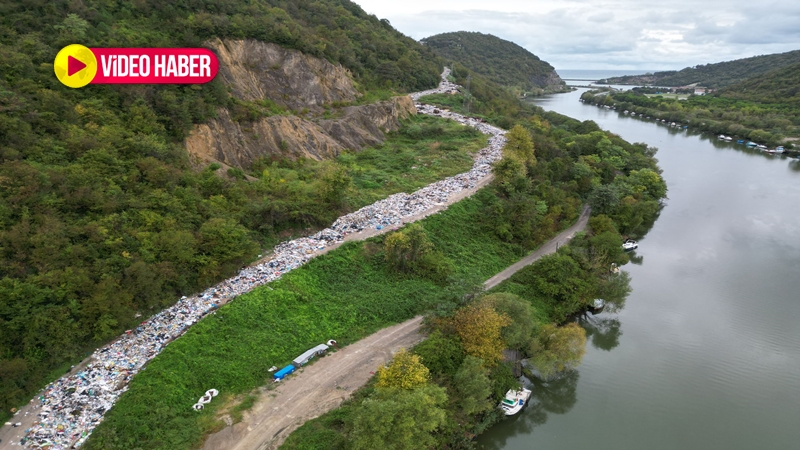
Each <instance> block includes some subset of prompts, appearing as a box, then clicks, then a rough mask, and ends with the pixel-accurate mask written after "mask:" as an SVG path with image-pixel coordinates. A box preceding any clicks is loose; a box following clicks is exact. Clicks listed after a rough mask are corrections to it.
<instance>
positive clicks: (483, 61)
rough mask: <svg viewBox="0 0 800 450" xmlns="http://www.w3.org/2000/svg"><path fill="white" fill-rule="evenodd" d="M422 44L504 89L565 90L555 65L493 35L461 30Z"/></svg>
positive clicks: (435, 37) (438, 36)
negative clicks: (504, 87) (505, 87)
mask: <svg viewBox="0 0 800 450" xmlns="http://www.w3.org/2000/svg"><path fill="white" fill-rule="evenodd" d="M421 42H422V43H423V44H424V45H426V46H427V47H429V48H431V49H433V50H434V51H435V52H436V53H438V54H439V55H440V56H442V57H444V58H445V59H447V60H449V61H455V62H458V63H460V64H462V65H464V66H465V67H467V68H469V69H470V70H472V71H474V72H475V73H479V74H481V75H484V76H485V77H487V78H488V79H489V80H491V81H493V82H495V83H498V84H501V85H503V86H507V87H515V88H519V89H520V90H523V91H526V92H530V91H536V90H545V91H554V90H561V89H562V88H563V87H564V82H563V81H562V80H561V78H560V77H559V76H558V74H556V72H555V69H554V68H553V66H551V65H550V64H548V63H547V62H546V61H542V60H541V59H539V57H537V56H536V55H534V54H533V53H531V52H529V51H527V50H525V49H524V48H522V47H520V46H519V45H517V44H515V43H513V42H510V41H506V40H503V39H500V38H498V37H496V36H492V35H491V34H483V33H473V32H467V31H458V32H455V33H444V34H437V35H435V36H431V37H428V38H425V39H423V40H422V41H421Z"/></svg>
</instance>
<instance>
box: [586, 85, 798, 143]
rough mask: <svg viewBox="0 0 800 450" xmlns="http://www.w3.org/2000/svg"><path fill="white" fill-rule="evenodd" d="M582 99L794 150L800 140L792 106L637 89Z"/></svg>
mask: <svg viewBox="0 0 800 450" xmlns="http://www.w3.org/2000/svg"><path fill="white" fill-rule="evenodd" d="M581 100H582V101H583V102H585V103H587V104H592V105H596V106H601V107H603V106H608V107H610V108H615V109H617V110H618V111H625V110H630V111H635V112H636V114H637V115H638V114H644V115H645V116H648V117H650V118H653V119H656V120H666V121H667V122H675V123H677V124H680V125H686V126H688V127H689V128H691V129H697V130H701V131H707V132H709V133H713V134H715V135H719V134H724V135H726V136H732V137H736V138H738V139H744V140H750V141H753V142H755V143H757V144H764V145H767V146H770V147H776V146H778V145H785V146H787V148H793V147H794V146H793V144H792V142H793V141H794V140H795V139H796V138H798V137H800V108H797V107H796V106H793V105H790V104H783V103H758V102H753V101H749V100H740V99H735V98H727V97H720V96H710V95H693V94H692V95H689V96H688V98H687V99H685V100H679V99H675V98H667V97H664V96H650V95H647V94H645V93H641V92H637V91H636V89H634V90H632V91H623V92H619V91H614V90H611V89H599V90H598V89H595V90H591V91H587V92H584V93H583V94H582V95H581Z"/></svg>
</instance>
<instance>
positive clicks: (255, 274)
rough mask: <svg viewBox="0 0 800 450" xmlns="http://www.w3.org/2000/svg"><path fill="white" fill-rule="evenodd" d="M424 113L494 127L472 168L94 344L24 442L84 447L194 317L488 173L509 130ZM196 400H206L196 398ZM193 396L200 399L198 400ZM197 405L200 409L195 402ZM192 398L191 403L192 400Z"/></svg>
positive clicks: (476, 122) (478, 124) (342, 222)
mask: <svg viewBox="0 0 800 450" xmlns="http://www.w3.org/2000/svg"><path fill="white" fill-rule="evenodd" d="M448 74H449V69H446V70H445V72H444V73H442V83H441V84H440V86H439V88H438V89H435V90H432V91H426V92H422V93H416V94H412V98H417V99H418V98H419V97H420V96H422V95H427V93H434V91H435V92H448V91H450V90H452V89H455V88H458V86H457V85H454V84H453V83H450V82H448V81H447V79H446V78H447V75H448ZM416 106H417V110H418V111H419V112H420V113H421V114H431V115H436V116H439V117H444V118H448V119H452V120H455V121H457V122H459V123H461V124H464V125H467V126H471V127H474V128H476V129H478V130H479V131H480V132H482V133H485V134H488V135H490V138H489V142H488V146H487V147H486V148H484V149H482V150H480V151H479V152H478V154H476V155H475V163H474V165H473V166H472V169H471V170H470V171H468V172H466V173H462V174H459V175H456V176H453V177H450V178H447V179H444V180H441V181H438V182H436V183H433V184H430V185H428V186H425V187H423V188H421V189H419V190H417V191H416V192H414V193H412V194H406V193H398V194H394V195H391V196H389V197H388V198H386V199H383V200H380V201H378V202H375V203H373V204H372V205H369V206H365V207H364V208H361V209H359V210H358V211H355V212H353V213H350V214H347V215H345V216H342V217H340V218H339V219H338V220H336V222H334V223H333V225H331V227H330V228H326V229H324V230H322V231H320V232H318V233H316V234H314V235H312V236H309V237H304V238H299V239H295V240H292V241H287V242H284V243H282V244H280V245H278V246H276V247H275V249H274V252H273V255H272V257H271V258H269V259H268V260H266V261H265V262H262V263H260V264H257V265H254V266H250V267H245V268H243V269H242V270H241V271H239V273H238V274H237V275H235V276H234V277H232V278H229V279H227V280H225V281H222V282H221V283H219V284H217V285H216V286H212V287H210V288H208V289H206V290H205V291H203V292H202V293H200V294H196V295H194V296H191V297H182V298H181V299H180V300H179V301H178V302H177V303H176V304H175V305H173V306H171V307H169V308H167V309H165V310H163V311H161V312H160V313H158V314H156V315H154V316H153V317H151V318H150V319H147V320H145V321H144V322H142V323H141V324H140V325H139V326H138V327H136V329H135V330H128V331H126V332H125V334H123V335H122V336H121V337H120V338H118V339H117V340H116V341H114V342H112V343H110V344H108V345H106V346H104V347H102V348H100V349H98V350H96V351H95V352H94V353H93V354H92V356H91V362H90V364H89V365H88V366H87V367H86V368H85V369H84V370H82V371H79V372H78V373H76V374H68V375H65V376H64V377H62V378H60V379H58V380H56V381H54V382H53V383H51V384H49V385H48V386H47V387H46V388H45V389H44V391H43V393H42V395H41V396H40V397H39V400H40V402H41V412H39V420H38V421H37V422H36V423H35V424H34V425H33V426H32V427H31V428H29V429H27V430H26V437H25V438H24V439H23V440H22V441H23V442H21V444H23V445H25V446H26V447H28V448H48V449H50V450H61V449H70V448H78V447H80V446H81V445H82V444H83V443H84V442H85V440H86V439H87V438H88V437H89V435H90V434H91V432H92V430H93V429H94V428H95V427H96V426H97V425H98V424H99V423H100V422H101V421H102V420H103V415H104V413H105V412H106V411H108V410H109V409H111V407H112V406H113V405H114V403H115V402H116V400H117V398H118V397H119V396H120V395H121V394H122V393H123V392H125V391H126V390H127V389H128V383H129V381H130V380H131V378H133V376H134V375H136V373H138V372H139V371H140V370H141V369H142V368H143V367H144V366H145V364H147V362H149V361H150V360H151V359H152V358H154V357H155V356H156V355H158V353H160V352H161V350H162V349H163V348H164V346H166V345H167V344H168V343H169V342H171V341H172V340H174V339H175V338H177V337H179V336H181V335H182V334H183V333H184V332H185V331H186V330H187V329H188V328H189V327H190V326H191V325H193V324H195V323H196V322H197V321H199V320H200V319H202V318H203V317H204V316H205V315H207V314H209V313H213V312H214V311H215V310H216V309H217V308H218V307H219V305H221V304H224V303H227V302H228V301H229V300H231V299H233V298H235V297H236V296H238V295H241V294H244V293H246V292H249V291H251V290H253V289H254V288H256V287H257V286H261V285H263V284H266V283H269V282H271V281H274V280H276V279H278V278H280V276H281V275H283V274H284V273H286V272H289V271H291V270H293V269H296V268H298V267H300V266H301V265H303V264H305V263H306V262H308V261H309V260H310V259H311V258H313V257H314V256H316V255H317V252H318V251H319V250H323V249H325V247H327V246H330V245H334V244H337V243H339V242H342V241H343V240H344V238H345V236H346V235H348V234H351V233H356V232H359V231H363V230H365V229H367V228H373V227H374V228H376V229H379V230H380V229H383V228H384V227H387V226H390V225H398V224H401V223H403V221H404V219H407V218H409V217H411V216H415V215H417V214H420V213H424V212H426V211H430V210H432V209H433V208H435V207H437V206H439V205H442V204H444V203H446V202H447V201H448V199H450V198H451V197H452V196H454V195H456V194H458V193H460V192H462V191H464V190H465V189H470V188H474V187H475V186H476V185H477V184H478V183H479V182H480V181H481V180H482V179H484V178H485V177H486V176H488V175H489V174H490V173H491V164H492V163H493V162H495V161H497V160H499V159H500V157H501V153H502V149H503V146H504V145H505V142H506V138H505V131H504V130H502V129H500V128H497V127H494V126H491V125H489V124H487V123H485V122H483V121H482V120H481V119H476V118H470V117H464V116H462V115H460V114H456V113H453V112H450V111H447V110H440V109H437V108H434V107H433V106H429V105H420V104H417V105H416ZM197 404H201V405H202V404H204V403H203V402H198V403H197ZM197 404H196V405H197ZM196 405H195V406H194V408H195V409H200V407H198V406H196ZM188 406H189V405H187V407H188Z"/></svg>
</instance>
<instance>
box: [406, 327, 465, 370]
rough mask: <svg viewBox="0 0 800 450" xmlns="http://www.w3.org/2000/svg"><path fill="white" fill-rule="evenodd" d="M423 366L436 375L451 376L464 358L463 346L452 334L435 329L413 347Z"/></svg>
mask: <svg viewBox="0 0 800 450" xmlns="http://www.w3.org/2000/svg"><path fill="white" fill-rule="evenodd" d="M414 353H416V354H418V355H419V356H420V357H422V361H424V363H425V366H426V367H428V369H430V371H431V372H432V373H434V374H437V375H446V376H453V375H455V373H456V370H458V368H459V366H460V365H461V362H462V361H463V360H464V348H463V347H462V346H461V342H459V341H458V339H457V338H455V337H453V336H448V335H445V334H443V333H442V332H441V331H440V330H435V331H434V332H433V333H431V334H430V336H428V338H427V339H425V340H424V341H422V342H421V343H419V344H418V345H417V346H416V347H414Z"/></svg>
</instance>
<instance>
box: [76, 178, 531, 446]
mask: <svg viewBox="0 0 800 450" xmlns="http://www.w3.org/2000/svg"><path fill="white" fill-rule="evenodd" d="M492 198H494V194H493V193H492V192H491V191H490V189H489V188H487V189H483V190H481V191H480V192H479V193H478V194H477V195H476V196H473V197H472V198H469V199H466V200H463V201H461V202H459V203H457V204H455V205H453V206H451V207H450V208H449V209H448V210H446V211H444V212H442V213H440V214H438V215H435V216H431V217H429V218H427V219H425V220H423V221H422V223H423V225H424V226H425V228H426V230H427V231H428V234H429V236H430V238H431V240H432V241H433V242H434V243H435V244H436V245H437V248H438V249H439V250H441V251H442V252H443V253H445V255H446V256H447V257H449V258H451V259H452V260H453V261H455V262H456V270H457V274H459V275H465V276H466V275H471V276H476V277H478V278H480V279H481V280H483V279H486V278H488V277H489V276H491V275H492V274H494V273H496V272H497V271H499V270H500V269H502V268H504V267H506V266H508V265H509V264H511V263H513V262H514V261H516V260H518V259H519V258H520V257H521V256H522V255H523V254H525V253H526V252H527V249H525V248H522V247H521V246H518V245H512V244H508V243H504V242H502V241H500V240H499V239H498V238H497V236H496V235H495V233H494V232H493V231H492V230H491V229H489V228H488V227H484V226H482V225H480V224H481V223H483V220H482V219H483V218H484V217H485V210H486V204H487V202H489V201H490V200H491V199H492ZM381 248H382V246H381V245H380V238H375V239H372V240H370V241H367V242H357V243H350V244H347V245H344V246H342V247H341V248H339V249H337V250H335V251H332V252H330V253H328V254H327V255H324V256H321V257H318V258H315V259H314V260H312V261H311V262H309V263H308V264H306V265H305V266H303V267H302V268H299V269H297V270H295V271H292V272H291V273H289V274H287V275H285V276H284V277H283V278H282V279H280V280H278V281H276V282H273V283H271V284H270V285H268V286H264V287H261V288H258V289H256V290H254V291H252V292H250V293H248V294H245V295H242V296H240V297H239V298H237V299H236V300H235V301H234V302H232V303H230V304H228V305H226V306H224V307H222V308H221V309H220V310H219V312H218V313H217V314H216V315H211V316H208V317H207V318H206V319H204V320H202V321H201V322H200V323H198V324H197V325H195V326H194V327H192V328H191V330H189V332H187V333H186V335H185V336H183V337H182V338H180V339H178V340H177V341H175V342H173V343H172V344H170V345H169V346H168V347H167V348H166V349H165V350H164V351H163V352H162V353H161V354H160V355H159V356H158V357H156V358H155V359H154V360H153V361H151V362H150V364H149V365H148V366H147V368H146V369H145V370H144V371H142V372H141V373H140V374H138V375H137V376H136V378H134V380H133V382H132V383H131V384H130V390H129V391H128V392H126V393H125V394H124V395H123V396H122V397H121V398H120V400H119V402H118V403H117V405H116V406H115V407H114V408H113V409H112V410H111V411H110V412H109V413H108V414H107V416H106V419H105V421H104V422H103V423H102V424H101V425H100V426H99V427H98V428H97V429H96V431H95V432H94V434H93V435H92V438H91V439H90V440H89V442H88V443H87V447H86V448H87V449H116V448H120V449H122V448H124V449H139V448H141V449H169V450H178V449H190V448H193V447H196V446H198V445H199V444H200V442H201V441H202V436H203V434H204V433H207V432H209V431H212V430H214V429H218V427H219V423H218V421H217V420H216V419H215V413H216V410H217V408H219V407H220V406H221V402H220V404H215V402H211V403H210V404H209V405H208V406H207V407H206V409H205V410H203V411H202V412H199V413H198V412H196V411H194V410H192V409H191V405H192V404H193V403H194V402H195V401H196V399H197V398H198V397H199V396H200V395H202V393H203V392H205V391H206V390H207V389H211V388H215V389H219V390H220V392H221V393H224V394H231V395H240V394H244V393H248V392H250V391H252V390H253V389H254V388H256V387H258V386H261V385H263V384H264V383H267V382H268V377H269V373H268V372H267V369H268V368H269V367H271V366H273V365H277V366H281V365H285V364H288V363H289V362H290V360H291V359H292V358H293V357H295V356H297V355H298V354H299V353H301V352H303V351H305V350H306V349H308V348H310V347H311V346H314V345H316V344H318V343H320V342H324V341H326V340H328V339H336V340H337V341H339V342H340V343H342V344H348V343H351V342H354V341H356V340H358V339H361V338H363V337H365V336H367V335H369V334H370V333H372V332H374V331H377V330H378V329H380V328H383V327H385V326H388V325H391V324H394V323H398V322H401V321H403V320H406V319H409V318H411V317H413V316H415V315H417V314H420V313H422V312H424V311H426V310H428V309H429V308H431V307H432V306H434V305H435V304H437V303H438V302H439V301H441V300H442V299H443V298H445V297H446V296H447V295H450V294H449V293H448V289H447V288H446V287H445V286H441V285H437V284H435V283H433V282H431V281H429V280H426V279H422V278H416V277H410V276H398V275H395V274H394V273H392V272H390V271H389V269H388V268H387V266H386V264H385V262H384V259H383V253H382V250H381Z"/></svg>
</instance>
